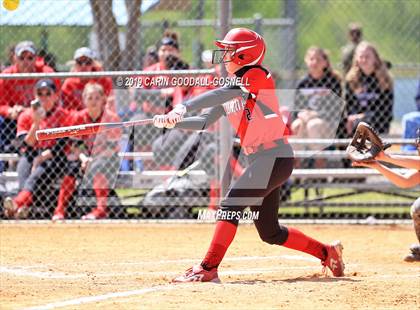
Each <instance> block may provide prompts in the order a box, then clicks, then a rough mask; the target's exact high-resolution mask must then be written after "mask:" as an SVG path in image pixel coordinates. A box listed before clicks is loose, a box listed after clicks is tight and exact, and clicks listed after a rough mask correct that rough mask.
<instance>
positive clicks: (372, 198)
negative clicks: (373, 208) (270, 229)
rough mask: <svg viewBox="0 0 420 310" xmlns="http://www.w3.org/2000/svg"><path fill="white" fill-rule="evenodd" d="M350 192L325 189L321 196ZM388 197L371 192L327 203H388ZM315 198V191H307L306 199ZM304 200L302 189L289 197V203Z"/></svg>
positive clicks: (417, 193)
mask: <svg viewBox="0 0 420 310" xmlns="http://www.w3.org/2000/svg"><path fill="white" fill-rule="evenodd" d="M351 191H352V190H350V189H346V188H343V189H341V188H325V189H322V191H321V192H322V195H323V196H324V197H325V196H330V195H337V194H343V193H348V192H351ZM411 195H412V196H416V195H417V196H420V191H419V192H414V193H412V194H411ZM390 197H392V196H391V195H387V194H381V193H373V192H368V193H361V194H357V195H353V196H350V197H343V198H334V199H329V200H328V201H329V202H341V203H342V202H346V201H347V202H357V201H362V202H378V201H388V202H389V201H390ZM315 198H317V196H316V193H315V190H312V189H311V190H310V191H309V196H308V199H315ZM303 199H304V190H303V189H297V190H294V191H293V192H292V197H291V202H296V201H301V200H303ZM393 200H397V201H402V202H411V201H412V199H410V198H404V197H396V198H395V199H393Z"/></svg>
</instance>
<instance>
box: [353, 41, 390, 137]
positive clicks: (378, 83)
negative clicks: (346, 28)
mask: <svg viewBox="0 0 420 310" xmlns="http://www.w3.org/2000/svg"><path fill="white" fill-rule="evenodd" d="M345 100H346V115H347V121H346V126H345V127H346V131H347V135H348V136H349V137H351V136H353V131H354V130H355V128H356V127H357V124H358V123H359V122H360V121H363V122H366V123H368V124H370V125H371V126H372V127H373V128H376V130H378V132H379V133H380V134H384V133H388V132H389V127H390V125H391V121H392V107H393V104H394V90H393V81H392V78H391V76H390V75H389V73H388V70H387V68H386V66H385V64H384V63H383V62H382V59H381V57H380V56H379V53H378V51H377V50H376V48H375V47H374V46H373V45H372V44H370V43H368V42H361V43H360V44H359V45H358V46H357V48H356V51H355V55H354V58H353V64H352V67H351V69H350V71H349V72H348V74H347V76H346V80H345Z"/></svg>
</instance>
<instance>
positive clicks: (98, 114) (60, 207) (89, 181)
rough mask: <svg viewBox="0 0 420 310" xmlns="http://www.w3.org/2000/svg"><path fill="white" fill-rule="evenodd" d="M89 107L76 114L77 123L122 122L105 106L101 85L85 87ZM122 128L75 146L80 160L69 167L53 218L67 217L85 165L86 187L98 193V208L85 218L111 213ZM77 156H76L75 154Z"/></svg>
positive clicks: (55, 219) (84, 139)
mask: <svg viewBox="0 0 420 310" xmlns="http://www.w3.org/2000/svg"><path fill="white" fill-rule="evenodd" d="M82 98H83V104H84V105H85V106H86V108H85V109H83V110H81V111H78V112H76V113H75V114H74V115H73V124H74V125H79V124H90V123H101V122H102V123H108V122H119V121H120V119H119V117H118V116H117V115H116V114H115V113H114V112H112V111H110V110H108V109H106V108H105V104H106V95H105V91H104V89H103V87H102V86H101V85H100V84H94V83H89V84H87V85H86V86H85V89H84V90H83V95H82ZM120 139H121V129H115V130H111V131H107V132H102V133H98V134H96V135H88V136H83V139H82V141H83V145H80V144H79V146H76V147H75V148H74V151H75V153H74V154H72V155H75V154H77V157H78V158H77V159H78V161H77V162H75V161H74V160H73V162H70V166H71V168H70V169H69V170H68V171H69V173H67V174H66V175H65V176H64V178H63V182H62V183H61V187H60V193H59V197H58V204H57V207H56V209H55V211H54V215H53V218H52V220H53V221H57V220H63V219H64V218H65V216H66V209H67V205H68V201H69V199H70V197H71V196H72V195H73V193H74V192H75V189H76V178H77V175H78V174H79V173H80V169H77V168H76V169H75V166H77V167H79V168H81V170H82V171H83V172H84V175H83V180H82V182H81V187H82V188H93V190H94V192H95V196H96V208H94V209H93V210H92V211H91V212H89V213H88V214H86V215H84V216H83V217H82V219H88V220H94V219H101V218H105V217H107V215H108V210H107V197H108V194H109V188H111V187H112V186H113V184H114V182H115V181H116V178H117V176H118V170H119V167H120V160H119V157H118V151H119V140H120ZM73 157H74V156H73Z"/></svg>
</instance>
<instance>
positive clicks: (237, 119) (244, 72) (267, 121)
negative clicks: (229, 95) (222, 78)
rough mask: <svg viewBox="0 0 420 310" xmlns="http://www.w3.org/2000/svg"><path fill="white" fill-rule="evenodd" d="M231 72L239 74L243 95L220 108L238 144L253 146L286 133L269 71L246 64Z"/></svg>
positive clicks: (279, 137)
mask: <svg viewBox="0 0 420 310" xmlns="http://www.w3.org/2000/svg"><path fill="white" fill-rule="evenodd" d="M235 75H236V76H237V77H241V78H242V83H243V86H241V87H240V88H241V89H242V90H243V91H244V96H240V97H236V98H234V99H232V100H229V101H228V102H225V103H224V104H223V109H224V111H225V114H226V116H227V117H228V119H229V122H230V124H231V125H232V127H233V128H234V129H235V130H236V134H237V135H238V136H239V138H240V139H241V145H242V146H245V147H248V146H254V147H256V146H258V145H260V144H263V143H267V142H272V141H275V140H278V139H281V138H283V137H284V136H286V135H288V134H289V132H288V129H287V127H286V125H285V123H284V122H283V119H282V116H281V113H280V110H279V102H278V99H277V96H276V93H275V84H274V80H273V78H272V76H271V73H270V72H268V71H267V70H266V69H265V68H263V67H261V66H247V67H243V68H242V69H240V70H239V71H238V72H236V73H235Z"/></svg>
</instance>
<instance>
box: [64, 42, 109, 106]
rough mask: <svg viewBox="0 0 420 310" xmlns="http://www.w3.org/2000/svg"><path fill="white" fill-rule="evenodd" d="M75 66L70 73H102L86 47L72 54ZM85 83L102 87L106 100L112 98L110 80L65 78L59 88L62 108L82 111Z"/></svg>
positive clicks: (104, 78)
mask: <svg viewBox="0 0 420 310" xmlns="http://www.w3.org/2000/svg"><path fill="white" fill-rule="evenodd" d="M73 59H74V61H75V64H74V67H73V68H72V70H71V71H73V72H98V71H102V66H101V65H100V64H99V63H98V62H97V61H95V55H94V53H93V51H92V50H91V49H90V48H88V47H81V48H79V49H77V50H76V51H75V52H74V57H73ZM87 83H98V84H100V85H102V87H103V89H104V91H105V95H106V96H107V98H110V96H112V95H113V94H112V79H111V78H108V77H101V78H89V77H88V78H79V77H71V78H67V79H66V80H65V81H64V83H63V86H62V88H61V96H62V100H63V107H64V108H65V109H67V110H77V111H79V110H82V109H84V108H85V106H84V105H83V100H82V93H83V89H84V88H85V86H86V84H87Z"/></svg>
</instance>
